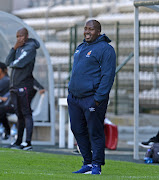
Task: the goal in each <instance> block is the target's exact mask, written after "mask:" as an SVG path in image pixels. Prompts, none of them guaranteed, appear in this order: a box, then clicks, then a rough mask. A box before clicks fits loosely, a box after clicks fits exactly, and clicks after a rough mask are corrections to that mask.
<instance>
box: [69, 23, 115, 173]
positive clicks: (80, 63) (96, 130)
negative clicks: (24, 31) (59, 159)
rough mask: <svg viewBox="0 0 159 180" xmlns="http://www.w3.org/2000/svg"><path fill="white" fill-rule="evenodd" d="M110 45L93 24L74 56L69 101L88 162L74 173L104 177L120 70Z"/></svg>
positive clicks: (75, 132) (99, 25) (81, 148)
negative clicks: (108, 116)
mask: <svg viewBox="0 0 159 180" xmlns="http://www.w3.org/2000/svg"><path fill="white" fill-rule="evenodd" d="M109 42H111V41H110V39H109V38H108V37H107V36H106V35H105V34H103V35H101V24H100V23H99V22H98V21H96V20H89V21H88V22H86V24H85V26H84V41H83V43H81V44H80V45H79V46H78V47H77V49H76V50H75V53H74V64H73V69H72V76H71V79H70V82H69V87H68V91H69V95H68V98H67V101H68V110H69V115H70V122H71V130H72V132H73V134H74V136H75V138H76V140H77V144H78V146H79V148H80V152H81V154H82V156H83V159H84V162H83V166H82V168H81V169H80V170H78V171H75V172H73V173H83V174H101V165H104V164H105V154H104V151H105V135H104V119H105V113H106V110H107V104H108V100H109V93H110V90H111V87H112V85H113V82H114V77H115V69H116V55H115V51H114V49H113V47H112V46H111V45H109V44H108V43H109Z"/></svg>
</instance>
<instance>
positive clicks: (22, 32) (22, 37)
mask: <svg viewBox="0 0 159 180" xmlns="http://www.w3.org/2000/svg"><path fill="white" fill-rule="evenodd" d="M16 36H17V40H18V41H20V42H23V43H25V42H26V41H27V40H28V30H27V29H26V28H21V29H19V30H18V31H17V34H16Z"/></svg>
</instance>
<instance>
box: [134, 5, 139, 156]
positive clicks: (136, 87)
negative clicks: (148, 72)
mask: <svg viewBox="0 0 159 180" xmlns="http://www.w3.org/2000/svg"><path fill="white" fill-rule="evenodd" d="M134 15H135V17H134V159H139V10H138V7H137V6H135V9H134Z"/></svg>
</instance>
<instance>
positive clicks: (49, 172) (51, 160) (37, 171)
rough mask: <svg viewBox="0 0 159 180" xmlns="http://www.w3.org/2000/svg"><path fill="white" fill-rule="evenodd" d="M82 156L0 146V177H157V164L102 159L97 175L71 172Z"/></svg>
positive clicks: (39, 179)
mask: <svg viewBox="0 0 159 180" xmlns="http://www.w3.org/2000/svg"><path fill="white" fill-rule="evenodd" d="M81 165H82V157H81V156H75V155H72V156H71V155H57V154H48V153H39V152H31V151H22V150H11V149H6V148H0V180H65V179H66V180H89V179H90V180H94V179H96V180H98V179H103V180H109V179H110V180H129V179H133V180H134V179H135V180H136V179H141V180H144V179H147V180H150V179H152V180H158V179H159V165H153V164H151V165H150V164H136V163H131V162H123V161H112V160H106V164H105V166H103V167H102V174H101V175H90V174H89V175H87V174H86V175H85V174H73V173H72V171H76V170H78V169H80V167H81Z"/></svg>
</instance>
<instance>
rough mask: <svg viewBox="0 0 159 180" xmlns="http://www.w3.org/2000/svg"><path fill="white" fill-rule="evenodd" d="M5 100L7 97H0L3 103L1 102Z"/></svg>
mask: <svg viewBox="0 0 159 180" xmlns="http://www.w3.org/2000/svg"><path fill="white" fill-rule="evenodd" d="M7 99H8V98H7V97H1V96H0V100H1V101H3V102H5V101H7Z"/></svg>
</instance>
